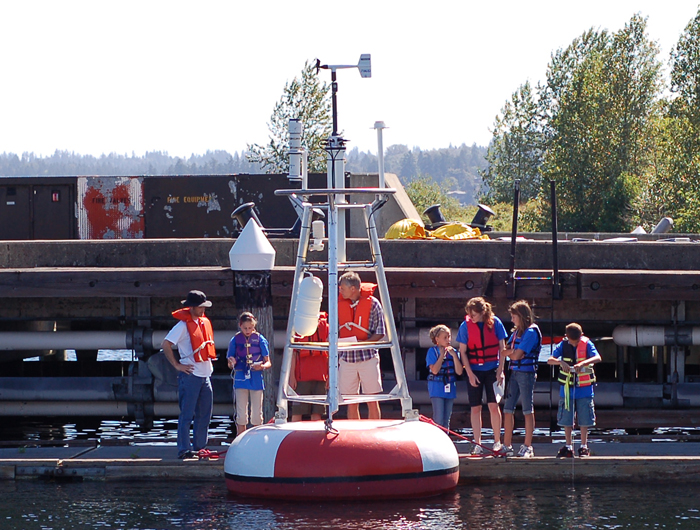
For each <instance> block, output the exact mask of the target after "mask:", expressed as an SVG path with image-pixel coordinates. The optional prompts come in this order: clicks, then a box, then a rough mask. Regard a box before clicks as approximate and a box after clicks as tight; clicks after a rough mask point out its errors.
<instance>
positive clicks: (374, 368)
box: [338, 356, 382, 395]
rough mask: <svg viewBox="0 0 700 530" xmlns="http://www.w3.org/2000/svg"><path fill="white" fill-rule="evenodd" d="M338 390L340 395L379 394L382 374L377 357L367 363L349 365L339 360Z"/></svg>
mask: <svg viewBox="0 0 700 530" xmlns="http://www.w3.org/2000/svg"><path fill="white" fill-rule="evenodd" d="M338 388H339V390H340V393H341V394H352V395H356V394H359V393H360V388H361V389H362V393H363V394H381V393H382V373H381V370H380V369H379V357H378V356H377V357H372V358H371V359H369V360H367V361H361V362H359V363H349V362H347V361H344V360H342V359H341V360H340V365H339V367H338Z"/></svg>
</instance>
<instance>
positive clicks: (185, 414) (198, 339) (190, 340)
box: [162, 291, 216, 459]
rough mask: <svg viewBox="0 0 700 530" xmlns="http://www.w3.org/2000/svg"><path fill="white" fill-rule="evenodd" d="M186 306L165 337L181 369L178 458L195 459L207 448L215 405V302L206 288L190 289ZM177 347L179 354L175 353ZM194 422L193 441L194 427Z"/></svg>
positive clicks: (172, 361) (167, 351)
mask: <svg viewBox="0 0 700 530" xmlns="http://www.w3.org/2000/svg"><path fill="white" fill-rule="evenodd" d="M182 305H183V307H182V309H179V310H177V311H174V312H173V316H174V317H175V318H176V319H177V320H179V322H178V323H177V324H175V326H174V327H173V328H172V329H171V330H170V332H169V333H168V334H167V336H166V337H165V339H164V340H163V344H162V347H163V353H165V357H166V358H167V359H168V361H169V362H170V364H172V365H173V367H174V368H175V370H177V371H178V380H177V382H178V385H177V392H178V400H179V405H180V416H179V417H178V421H177V457H178V458H181V459H184V458H191V457H193V456H194V453H193V451H192V447H193V446H194V450H195V451H199V450H200V449H204V448H205V447H206V445H207V441H208V436H209V422H210V421H211V414H212V409H213V406H214V394H213V392H212V388H211V380H210V377H211V374H212V372H213V371H214V367H213V366H212V363H211V361H212V359H216V350H215V348H214V334H213V331H212V327H211V322H210V321H209V319H208V318H207V317H205V316H204V310H205V308H207V307H211V302H210V301H208V300H207V296H206V295H205V294H204V293H203V292H202V291H190V292H189V293H188V294H187V299H185V300H182ZM173 346H177V351H178V355H177V356H176V355H175V353H174V352H173ZM193 422H194V432H193V436H192V442H190V427H191V426H192V423H193Z"/></svg>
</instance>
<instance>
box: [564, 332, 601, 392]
mask: <svg viewBox="0 0 700 530" xmlns="http://www.w3.org/2000/svg"><path fill="white" fill-rule="evenodd" d="M589 340H590V339H589V338H588V337H586V336H585V335H581V338H580V339H579V340H578V344H577V345H576V359H574V347H573V346H572V345H571V343H570V342H569V341H568V340H565V341H564V344H563V345H562V348H561V358H562V360H563V361H565V362H566V363H568V364H569V365H570V366H573V365H575V364H577V363H580V362H581V361H585V360H586V359H587V358H588V341H589ZM574 376H576V386H579V387H580V386H590V385H592V384H593V383H595V382H596V378H595V372H594V371H593V367H592V366H590V365H589V366H586V367H584V368H583V370H582V371H581V372H579V373H577V374H574V373H568V374H567V373H566V372H562V371H561V370H560V371H559V382H560V383H562V384H567V382H568V384H571V383H572V382H573V378H574Z"/></svg>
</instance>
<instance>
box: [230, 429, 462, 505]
mask: <svg viewBox="0 0 700 530" xmlns="http://www.w3.org/2000/svg"><path fill="white" fill-rule="evenodd" d="M224 471H225V473H226V485H227V487H228V489H229V491H231V492H232V493H235V494H238V495H243V496H249V497H270V498H275V499H315V500H330V499H365V498H366V499H379V498H382V499H387V498H400V497H420V496H426V495H438V494H440V493H443V492H446V491H449V490H451V489H454V487H455V486H456V485H457V481H458V478H459V458H458V456H457V451H456V449H455V446H454V444H453V443H452V441H451V440H450V438H449V437H448V436H447V435H446V434H445V433H444V432H442V431H441V430H440V429H439V428H437V427H435V426H434V425H430V424H428V423H425V422H422V421H417V420H413V421H404V420H376V421H375V420H363V421H357V420H336V421H334V422H333V431H332V432H326V429H325V426H324V423H323V422H321V421H313V422H296V423H279V424H269V425H262V426H259V427H255V428H253V429H249V430H247V431H245V433H243V434H242V435H241V436H238V437H237V438H236V439H235V440H234V442H233V443H232V444H231V447H230V448H229V449H228V452H227V453H226V461H225V463H224Z"/></svg>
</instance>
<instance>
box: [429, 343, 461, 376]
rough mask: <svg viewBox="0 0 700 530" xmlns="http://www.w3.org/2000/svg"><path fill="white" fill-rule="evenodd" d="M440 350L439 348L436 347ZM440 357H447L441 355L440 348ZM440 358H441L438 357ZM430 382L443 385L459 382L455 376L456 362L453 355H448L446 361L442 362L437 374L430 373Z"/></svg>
mask: <svg viewBox="0 0 700 530" xmlns="http://www.w3.org/2000/svg"><path fill="white" fill-rule="evenodd" d="M434 347H435V348H438V347H437V346H434ZM438 355H445V354H442V353H440V348H438ZM438 358H439V357H438ZM428 381H440V382H441V383H444V384H447V383H454V382H455V381H457V375H456V374H455V362H454V359H453V358H452V355H450V354H449V353H448V354H446V356H445V360H444V361H442V366H441V367H440V371H439V372H438V373H437V374H434V373H433V372H430V373H429V374H428Z"/></svg>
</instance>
